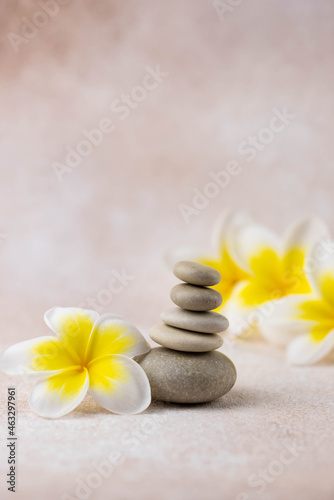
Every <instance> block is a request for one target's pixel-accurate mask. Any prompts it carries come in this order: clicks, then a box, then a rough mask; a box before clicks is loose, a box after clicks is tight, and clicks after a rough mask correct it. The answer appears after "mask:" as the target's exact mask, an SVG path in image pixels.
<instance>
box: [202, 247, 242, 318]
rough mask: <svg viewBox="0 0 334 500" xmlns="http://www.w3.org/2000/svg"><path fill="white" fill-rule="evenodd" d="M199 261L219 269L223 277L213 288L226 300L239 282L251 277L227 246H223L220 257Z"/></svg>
mask: <svg viewBox="0 0 334 500" xmlns="http://www.w3.org/2000/svg"><path fill="white" fill-rule="evenodd" d="M199 262H200V263H201V264H206V265H207V266H211V267H213V268H214V269H217V271H219V273H220V275H221V277H222V279H221V282H220V283H218V285H216V286H214V287H212V288H215V289H216V290H217V291H218V292H219V293H220V294H221V295H222V297H223V301H224V302H226V301H227V300H228V299H229V298H230V296H231V294H232V291H233V288H234V287H235V285H236V284H237V283H239V282H240V281H243V280H247V279H249V275H248V274H247V273H246V272H245V271H243V270H242V269H241V268H240V267H239V266H238V265H237V264H236V263H235V262H234V261H233V260H232V258H231V256H230V254H229V252H228V250H227V248H226V246H223V247H222V249H221V255H220V256H219V259H210V258H207V259H201V260H200V261H199ZM218 309H219V308H218Z"/></svg>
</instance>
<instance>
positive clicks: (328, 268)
mask: <svg viewBox="0 0 334 500" xmlns="http://www.w3.org/2000/svg"><path fill="white" fill-rule="evenodd" d="M304 267H305V273H306V276H307V278H308V279H309V281H310V283H311V285H312V288H313V289H314V290H316V291H318V292H320V293H321V286H320V281H321V279H322V278H323V277H324V276H325V275H332V276H333V275H334V241H332V240H329V239H322V240H320V241H319V242H318V243H317V244H316V245H315V246H314V248H313V250H312V252H311V255H310V256H308V258H307V259H306V264H305V266H304Z"/></svg>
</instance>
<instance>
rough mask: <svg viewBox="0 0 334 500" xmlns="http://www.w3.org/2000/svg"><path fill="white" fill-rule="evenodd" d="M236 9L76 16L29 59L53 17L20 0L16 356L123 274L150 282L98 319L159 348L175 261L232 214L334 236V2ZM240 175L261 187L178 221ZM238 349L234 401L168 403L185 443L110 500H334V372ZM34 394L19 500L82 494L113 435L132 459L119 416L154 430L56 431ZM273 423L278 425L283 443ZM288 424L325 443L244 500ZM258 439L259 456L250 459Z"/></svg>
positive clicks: (2, 209) (10, 79) (0, 219)
mask: <svg viewBox="0 0 334 500" xmlns="http://www.w3.org/2000/svg"><path fill="white" fill-rule="evenodd" d="M235 3H238V2H235ZM229 4H230V11H229V12H227V13H226V16H225V18H224V19H222V18H220V17H219V16H218V14H217V13H216V11H215V9H214V7H213V3H212V2H211V1H206V0H202V1H200V0H192V1H191V0H182V1H177V0H156V1H153V0H142V1H140V2H139V1H137V2H136V1H126V2H124V1H123V2H122V1H120V0H119V1H105V0H103V1H98V2H97V1H95V2H94V1H93V0H91V1H88V0H84V1H79V0H71V1H70V2H69V3H68V5H67V6H61V7H60V8H59V12H58V13H57V14H56V15H55V16H54V17H53V18H52V19H49V22H47V25H46V26H44V27H41V28H39V29H38V31H37V33H36V34H35V35H34V36H33V37H32V38H31V39H30V40H29V41H28V43H24V44H21V45H20V46H19V50H18V53H15V52H14V50H13V48H12V46H11V44H10V42H9V40H8V33H10V32H15V33H17V34H19V33H21V29H22V23H23V21H22V18H27V19H29V20H32V19H33V16H34V15H35V14H36V12H37V11H38V10H40V7H39V5H38V2H33V1H14V0H2V1H1V16H0V23H1V35H2V37H1V50H0V64H1V83H0V85H1V93H0V109H1V133H0V143H1V167H0V168H1V196H0V233H1V234H2V235H3V234H5V235H6V237H3V236H2V237H1V242H0V266H1V287H0V293H1V297H0V299H1V345H2V347H6V346H7V345H10V344H11V343H14V342H16V341H18V340H20V339H28V338H31V337H35V336H38V335H41V334H45V333H46V327H45V326H44V323H43V313H44V311H45V310H46V309H48V308H49V307H52V306H54V305H64V306H66V305H69V306H70V305H76V304H81V303H83V302H86V301H87V299H88V298H89V297H93V298H94V297H97V296H98V294H99V292H100V291H101V290H102V289H105V288H107V287H108V282H109V280H110V278H111V276H112V272H113V271H115V270H116V271H121V270H122V269H123V268H124V269H125V270H126V272H127V273H128V274H130V275H131V276H133V277H134V278H133V279H132V280H131V281H130V283H129V285H128V286H127V287H126V288H125V289H124V290H123V291H122V292H120V293H118V294H114V295H113V297H112V300H111V301H109V303H108V304H106V305H105V306H103V305H102V304H99V307H100V308H101V310H102V311H104V312H107V311H112V312H117V313H118V314H122V315H124V316H126V317H127V318H128V319H130V320H132V321H133V322H135V323H136V324H137V325H139V326H140V327H141V328H142V329H143V332H144V333H145V334H147V330H148V327H149V326H150V325H151V324H153V323H154V322H156V321H157V320H158V318H159V314H160V312H161V310H162V309H163V308H164V307H165V306H166V305H167V304H169V299H168V294H169V287H170V286H171V284H172V283H173V282H174V280H173V278H172V277H171V276H169V274H168V272H167V270H166V269H165V268H164V266H163V264H162V255H163V254H164V252H165V251H166V250H167V249H168V248H169V247H172V246H175V245H178V244H181V243H187V244H197V245H199V244H200V245H203V244H205V245H206V244H208V242H209V240H210V236H211V228H212V225H213V222H214V220H215V218H216V217H217V215H219V213H220V212H221V210H223V209H224V208H225V207H226V206H230V205H234V206H236V207H240V208H244V209H247V210H250V212H251V213H252V214H253V216H254V217H256V218H258V219H259V220H260V221H261V222H263V223H266V224H268V225H270V226H272V227H273V228H275V229H277V230H278V231H283V229H284V228H285V227H286V225H287V224H288V223H290V221H291V220H292V219H293V218H295V217H298V216H301V215H304V214H306V213H316V214H318V215H320V216H322V217H323V218H324V219H325V220H326V221H327V223H328V224H329V225H331V224H333V222H334V215H333V211H332V198H333V195H332V187H333V161H332V157H333V153H334V151H333V121H334V119H333V104H334V103H333V88H334V71H333V44H334V3H333V2H331V1H329V0H328V1H325V0H313V1H310V0H299V1H298V0H294V1H289V0H280V1H273V0H272V1H265V0H251V1H246V0H245V1H243V2H240V5H238V6H235V7H231V5H232V4H233V2H232V0H231V1H230V2H229V1H228V0H226V2H225V5H229ZM148 65H150V66H151V67H153V68H154V67H155V66H156V65H159V66H160V67H161V69H162V70H163V71H165V72H168V73H169V76H168V77H167V78H166V79H165V80H164V81H163V82H162V83H161V85H159V87H158V88H157V89H156V90H154V91H152V92H150V93H149V94H148V96H147V98H146V99H145V100H144V101H142V102H140V103H139V105H138V107H137V109H133V110H131V113H130V114H129V117H128V118H127V119H126V120H124V121H121V120H120V119H119V116H118V115H117V114H115V113H113V112H112V111H111V110H110V105H111V103H112V102H113V101H114V99H116V98H119V97H120V96H121V95H122V94H128V93H130V92H131V91H132V90H133V89H134V87H136V86H137V85H140V84H141V82H142V80H143V78H144V76H145V74H146V69H145V68H146V67H147V66H148ZM284 107H286V109H287V111H288V112H289V113H291V114H294V115H295V118H294V119H293V120H292V121H291V123H290V124H289V125H288V126H287V127H286V128H285V129H284V130H283V131H282V132H281V133H276V134H275V135H274V137H273V139H272V141H271V142H270V143H269V144H267V145H266V146H265V148H264V149H263V151H259V152H258V153H257V155H256V158H255V159H254V160H252V161H247V156H245V155H241V154H240V152H238V147H239V146H240V143H241V142H242V141H244V140H245V139H247V137H248V136H249V135H257V134H258V133H259V131H260V130H261V129H262V128H263V127H267V126H268V124H269V123H270V120H271V118H272V117H273V109H279V110H282V109H283V108H284ZM106 117H109V118H110V119H112V120H113V122H114V123H115V131H114V132H113V133H112V134H109V135H106V136H105V138H104V140H103V142H102V144H101V145H100V146H98V147H96V148H94V150H93V152H92V154H91V155H89V156H87V157H86V158H85V159H84V160H83V161H82V163H81V164H80V165H79V166H78V167H77V168H76V169H75V170H74V171H73V172H72V173H70V174H65V175H64V178H63V182H59V181H58V179H57V177H56V175H55V173H54V171H53V169H52V163H53V162H54V161H58V162H61V161H63V159H64V156H65V147H66V146H69V145H70V146H72V147H75V146H76V144H77V143H78V142H79V141H80V140H82V139H83V136H82V130H83V129H85V128H86V129H92V128H95V127H96V126H97V125H98V123H99V122H100V121H101V119H103V118H106ZM230 160H236V161H238V162H239V165H240V167H241V168H242V173H241V174H240V175H238V176H235V177H233V178H232V179H231V182H230V184H229V185H228V187H226V188H225V189H222V190H221V191H220V193H219V195H218V196H217V197H216V198H214V199H212V200H211V201H210V203H209V204H208V206H207V207H206V208H205V209H203V210H202V211H201V212H200V213H199V214H198V215H195V216H193V217H191V219H190V223H189V224H186V223H185V221H184V219H183V217H182V215H181V213H180V209H179V205H180V204H181V203H186V204H190V203H191V201H192V198H193V196H194V194H193V189H194V188H198V189H199V190H202V189H203V187H204V186H205V185H206V183H207V182H208V181H209V180H211V179H210V177H209V172H210V171H212V170H214V171H219V170H222V169H225V168H226V164H227V162H228V161H230ZM239 349H240V348H239V347H237V348H234V349H233V352H232V353H231V357H232V359H234V361H236V362H237V361H238V360H239V362H240V366H238V363H237V367H238V369H239V372H241V375H240V383H239V384H241V385H239V386H237V387H236V389H235V391H236V392H235V396H233V394H234V393H233V392H232V393H231V394H230V396H228V399H226V401H227V402H224V401H223V402H220V403H217V404H215V405H213V406H210V405H207V406H206V407H201V408H197V409H180V408H178V407H171V408H170V407H168V408H167V407H164V406H161V405H157V406H154V407H153V409H151V410H149V413H148V415H152V414H159V415H161V416H163V415H164V414H165V412H166V414H167V415H168V419H169V420H168V422H169V423H168V424H167V423H166V424H163V425H162V427H161V428H162V429H169V431H168V432H167V430H166V432H165V431H164V432H163V433H162V435H160V434H159V436H160V437H159V438H154V437H152V439H151V438H150V439H148V440H147V441H145V444H144V446H142V447H141V448H139V451H138V453H137V455H136V454H135V457H132V458H130V459H129V460H128V461H127V462H126V463H125V464H124V465H123V466H122V467H123V468H122V469H120V470H121V471H122V472H120V474H121V475H120V479H119V481H116V480H115V479H113V478H114V476H113V478H110V479H109V480H108V481H106V482H105V483H104V486H102V487H101V488H100V489H98V490H96V491H95V492H94V493H93V494H92V496H91V498H107V497H109V496H112V497H113V498H116V499H118V498H119V499H125V498H130V497H131V496H134V494H135V495H136V497H137V498H139V499H144V498H145V499H146V500H148V499H150V498H157V494H158V492H159V494H161V495H162V497H161V498H170V497H171V494H173V498H175V499H178V498H180V499H181V498H182V500H184V499H188V498H189V499H190V498H192V499H197V498H198V499H200V498H204V497H205V498H208V499H221V498H228V499H229V498H231V499H232V498H236V495H237V493H238V492H243V491H246V492H247V493H249V495H250V496H251V498H253V497H254V498H268V499H280V498H282V496H283V495H284V496H285V497H286V498H294V497H299V498H301V497H303V498H306V499H312V500H313V498H320V497H319V496H317V494H316V489H320V490H321V492H322V496H321V498H323V499H327V498H332V494H333V486H334V485H333V479H332V472H331V469H332V466H331V465H330V463H328V461H329V457H330V456H332V454H333V434H332V433H331V434H330V435H329V436H328V439H327V441H326V445H324V447H322V446H321V447H320V448H319V450H320V451H319V456H316V455H317V453H316V452H315V451H314V447H315V446H317V444H316V443H317V442H318V440H319V439H320V434H319V435H318V434H317V432H319V433H323V432H330V430H331V432H332V429H331V427H333V426H332V421H331V420H330V418H331V417H330V415H331V414H332V413H333V412H332V408H333V407H332V404H333V403H332V392H330V391H329V390H328V387H327V384H328V383H329V379H330V377H331V380H333V371H332V367H328V366H323V367H319V368H310V369H307V370H301V371H298V370H296V369H292V368H287V366H286V365H285V362H284V358H283V356H282V355H281V353H275V351H269V352H268V353H267V351H265V352H264V353H263V351H262V349H263V348H261V350H257V348H254V346H252V347H251V346H249V347H247V346H243V347H242V349H246V351H245V352H244V351H239ZM275 356H276V358H275ZM273 359H276V361H275V362H273ZM272 363H276V365H275V366H274V367H272ZM254 368H255V369H256V373H255V374H254V373H253V371H254ZM262 368H263V369H262ZM270 370H272V371H270ZM1 377H2V379H3V384H4V387H5V388H6V387H7V386H8V382H7V380H6V379H4V378H3V376H2V375H1ZM281 377H283V378H282V380H281ZM264 378H265V379H266V384H267V385H266V386H265V388H264V389H263V388H262V387H261V384H264V382H263V379H264ZM243 384H245V385H243ZM26 389H27V388H26V387H25V386H24V387H23V389H22V392H21V397H22V400H21V402H20V404H21V406H22V417H21V422H20V431H21V433H22V436H23V437H22V441H23V442H22V444H21V449H20V457H21V460H22V462H21V466H20V475H21V476H20V477H21V479H20V491H19V493H18V494H17V498H22V499H23V498H24V499H25V498H33V497H36V488H39V482H40V483H41V485H42V486H41V488H42V491H44V493H45V492H46V491H48V494H47V496H48V498H60V495H61V494H62V493H64V492H71V484H72V483H73V481H74V479H73V478H74V477H77V475H78V474H79V475H80V474H82V475H84V474H85V473H88V472H89V470H91V462H92V461H93V460H97V461H102V460H103V459H104V457H105V453H106V449H105V446H106V440H107V439H108V436H109V435H110V443H109V444H110V446H109V448H110V447H112V446H114V445H115V440H117V435H116V434H115V433H113V432H114V431H113V425H114V420H117V423H118V425H120V426H121V427H122V429H123V430H122V432H126V429H127V425H128V423H129V422H137V423H136V425H139V424H138V422H141V420H134V419H135V418H137V419H138V418H139V419H141V418H144V417H142V416H141V417H129V419H120V418H119V417H117V418H116V417H111V416H109V415H108V418H107V416H106V414H104V413H102V414H101V413H100V412H99V410H98V409H97V408H96V407H93V409H92V413H89V411H88V410H87V408H90V407H89V403H87V404H86V406H84V410H82V412H83V413H81V414H80V412H79V413H78V414H77V415H76V414H72V415H71V416H69V417H68V418H67V419H65V420H62V421H59V422H57V423H53V422H45V421H41V420H39V419H36V417H34V416H33V415H31V414H30V412H29V410H28V409H27V405H26ZM257 389H258V390H257ZM238 391H239V392H238ZM240 391H241V392H240ZM249 391H250V392H251V394H253V393H254V392H256V394H257V395H256V398H255V401H254V398H253V397H250V396H249ZM1 394H2V397H3V395H4V394H5V389H4V390H3V391H2V393H1ZM238 394H239V395H238ZM240 394H241V395H240ZM320 395H321V396H320ZM238 398H239V399H238ZM295 398H296V400H295ZM287 400H288V402H287ZM87 405H88V406H87ZM227 407H228V408H229V409H228V410H227ZM85 408H86V409H85ZM23 409H25V410H24V412H27V413H24V414H23ZM161 410H163V411H161ZM329 410H330V411H329ZM87 412H88V413H87ZM24 415H25V416H24ZM317 415H319V420H318V421H317V420H316V418H317ZM104 417H105V418H104ZM110 418H112V419H113V420H112V421H111V420H110ZM2 422H3V423H4V422H5V419H4V417H2ZM109 422H111V424H110V426H109ZM270 422H276V424H277V425H276V424H275V425H276V427H275V429H274V434H275V437H274V438H272V437H271V435H270V433H271V431H270V429H271V427H270V425H269V424H270ZM281 423H285V425H291V426H292V430H291V433H292V434H291V435H294V434H293V433H294V432H297V429H298V431H299V432H300V433H301V434H302V435H303V436H304V437H305V436H307V443H306V445H307V446H308V448H307V452H305V454H304V455H303V459H302V460H301V461H300V462H298V463H299V465H298V466H297V465H296V466H294V465H293V464H292V465H291V467H289V470H288V472H284V473H283V474H282V475H281V476H280V477H278V478H277V479H276V480H275V482H274V483H272V484H271V485H270V486H268V488H267V489H266V491H265V493H264V494H263V495H262V496H261V495H257V494H256V493H254V489H250V490H249V488H248V490H247V488H246V490H245V484H246V480H247V477H248V475H249V474H251V473H252V472H254V471H255V472H256V470H257V469H258V468H259V467H260V466H263V467H265V466H267V465H268V463H270V460H272V459H273V458H275V457H276V458H277V457H278V456H279V453H280V450H281V447H282V441H281V437H282V434H281V433H282V432H285V431H284V426H283V428H282V427H281ZM100 426H101V429H102V430H101V433H100V432H99V429H100ZM170 426H171V427H170ZM173 426H174V427H173ZM228 429H231V431H230V432H231V435H230V434H229V431H228ZM282 429H283V430H282ZM194 431H195V432H194ZM222 432H224V436H225V437H224V438H223V437H222V436H221V433H222ZM240 432H241V433H242V434H241V435H242V436H243V440H241V441H240V442H239V441H237V443H236V444H234V440H235V438H234V437H232V436H235V435H237V434H239V433H240ZM51 434H52V436H54V437H53V438H52V439H51V438H50V435H51ZM173 435H175V437H176V438H177V439H175V441H174V442H173V439H172V436H173ZM24 436H25V437H24ZM161 436H162V437H161ZM182 436H183V439H181V437H182ZM219 436H220V438H221V439H220V438H219ZM80 438H83V439H84V441H80ZM291 439H292V438H291ZM303 439H304V438H303ZM305 439H306V437H305ZM304 444H305V443H304ZM1 446H2V448H3V445H1ZM94 446H95V448H94ZM166 447H167V448H168V449H169V451H168V453H167V452H166V453H165V452H164V451H163V450H165V449H166ZM330 447H332V448H331V449H330ZM83 450H86V451H85V453H84V452H83ZM88 450H92V452H91V453H92V454H91V455H90V453H89V451H88ZM225 450H226V451H225ZM2 451H3V450H2ZM320 452H321V453H322V454H321V453H320ZM164 453H165V454H164ZM185 457H186V458H185ZM327 459H328V460H327ZM315 460H317V462H315ZM3 463H4V462H2V464H1V465H3ZM296 463H297V462H296ZM266 464H267V465H266ZM315 464H317V465H316V466H315ZM294 467H295V468H294ZM152 477H153V479H152ZM62 478H64V484H62V483H63V479H62ZM1 481H3V479H2V478H1ZM65 484H66V488H67V489H66V488H65ZM125 484H126V486H125ZM2 486H3V484H1V487H2ZM51 492H52V493H51ZM292 492H293V496H292ZM290 494H291V496H289V495H290ZM44 498H45V496H44ZM240 500H241V499H240ZM242 500H246V499H242Z"/></svg>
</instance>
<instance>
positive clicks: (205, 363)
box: [136, 347, 237, 404]
mask: <svg viewBox="0 0 334 500" xmlns="http://www.w3.org/2000/svg"><path fill="white" fill-rule="evenodd" d="M136 361H138V363H139V364H140V365H141V367H142V368H143V370H144V371H145V372H146V375H147V377H148V379H149V381H150V384H151V392H152V399H155V400H160V401H165V402H168V403H187V404H189V403H205V402H207V401H213V400H214V399H217V398H220V397H221V396H224V394H226V393H227V392H229V391H230V390H231V389H232V387H233V386H234V384H235V381H236V378H237V372H236V369H235V367H234V364H233V363H232V361H231V360H230V359H229V358H228V357H227V356H224V354H222V353H221V352H218V351H212V352H204V353H187V352H178V351H172V350H170V349H165V348H163V347H156V348H153V349H152V350H151V351H150V352H149V353H148V354H143V355H142V356H137V358H136Z"/></svg>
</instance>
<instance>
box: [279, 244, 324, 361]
mask: <svg viewBox="0 0 334 500" xmlns="http://www.w3.org/2000/svg"><path fill="white" fill-rule="evenodd" d="M326 249H327V253H326ZM323 250H325V251H323V252H322V253H319V251H318V249H317V250H316V251H314V252H313V255H312V267H311V266H310V267H311V269H310V282H311V283H312V285H313V286H312V288H313V293H312V295H311V296H306V297H305V296H299V297H296V300H295V304H294V306H293V308H292V309H291V310H292V315H291V318H290V319H291V321H293V320H294V321H295V322H298V323H299V324H301V325H302V327H303V332H304V334H303V335H301V336H299V337H297V338H296V339H294V340H293V341H292V342H291V344H290V345H289V347H288V351H287V354H288V359H289V361H290V362H291V363H293V364H297V365H307V364H313V363H317V362H318V361H320V360H321V359H323V358H324V357H326V356H327V355H328V354H329V353H330V352H332V351H333V350H334V243H331V242H330V241H328V242H327V244H326V245H324V246H323Z"/></svg>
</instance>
